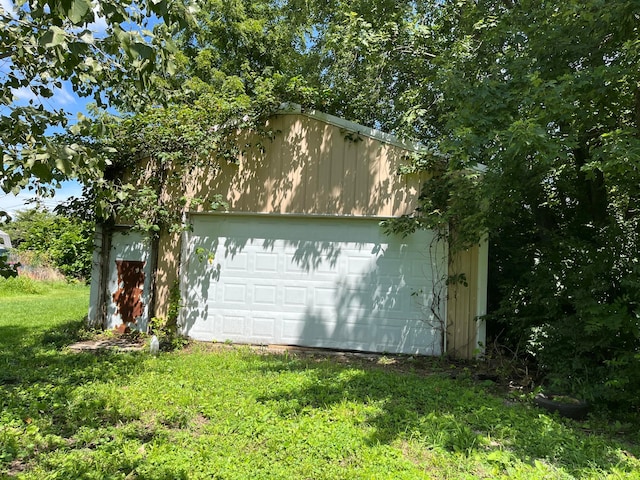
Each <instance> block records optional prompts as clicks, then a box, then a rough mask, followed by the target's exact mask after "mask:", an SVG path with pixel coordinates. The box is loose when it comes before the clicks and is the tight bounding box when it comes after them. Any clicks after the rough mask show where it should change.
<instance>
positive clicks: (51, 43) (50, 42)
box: [38, 25, 67, 48]
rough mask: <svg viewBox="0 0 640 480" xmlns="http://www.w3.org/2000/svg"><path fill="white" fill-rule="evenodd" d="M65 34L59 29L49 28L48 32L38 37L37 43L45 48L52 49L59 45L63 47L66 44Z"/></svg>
mask: <svg viewBox="0 0 640 480" xmlns="http://www.w3.org/2000/svg"><path fill="white" fill-rule="evenodd" d="M66 37H67V34H66V33H65V31H64V30H62V29H61V28H60V27H56V26H55V25H54V26H52V27H50V28H49V30H48V31H47V32H46V33H45V34H44V35H42V37H40V40H38V43H39V44H40V45H42V46H43V47H46V48H53V47H57V46H59V45H63V44H65V42H66Z"/></svg>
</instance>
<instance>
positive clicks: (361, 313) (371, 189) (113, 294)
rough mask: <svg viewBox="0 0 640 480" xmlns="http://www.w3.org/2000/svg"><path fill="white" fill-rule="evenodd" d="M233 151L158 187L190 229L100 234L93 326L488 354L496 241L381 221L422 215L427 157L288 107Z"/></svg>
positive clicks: (112, 229) (120, 224)
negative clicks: (454, 239)
mask: <svg viewBox="0 0 640 480" xmlns="http://www.w3.org/2000/svg"><path fill="white" fill-rule="evenodd" d="M265 132H269V133H268V135H266V133H265ZM234 142H235V143H234ZM230 143H234V144H235V145H237V158H235V157H234V158H233V159H232V161H229V159H225V158H222V159H218V160H215V161H212V163H211V164H208V165H204V164H203V165H193V166H192V167H191V168H189V169H188V170H186V171H185V170H180V171H179V174H178V172H174V173H175V174H167V175H165V176H161V177H160V178H163V179H165V181H164V183H162V184H161V185H159V186H158V201H159V202H160V205H161V206H162V208H161V209H160V210H163V211H165V213H166V214H167V216H169V217H171V218H173V219H180V220H179V222H180V224H179V225H177V226H176V225H175V224H170V225H164V226H163V225H158V226H157V228H156V229H155V230H153V231H151V232H149V234H148V237H145V238H146V239H147V241H144V242H143V241H142V238H143V237H140V236H136V235H134V234H133V233H134V232H133V228H132V222H131V220H130V219H126V218H122V219H114V222H113V223H112V224H105V225H102V226H99V227H100V228H98V229H97V230H96V232H97V233H96V239H95V244H96V251H95V254H94V260H95V262H94V272H93V274H92V300H91V308H90V311H89V321H90V323H91V324H92V325H104V326H106V327H109V328H113V327H114V326H116V327H118V328H119V329H126V328H131V329H136V330H141V331H144V330H145V328H146V326H147V325H148V324H149V321H150V320H151V318H152V317H155V318H156V319H157V321H160V322H167V324H170V325H171V326H172V328H173V327H174V326H176V325H177V327H178V329H179V332H180V333H182V334H184V335H185V336H187V337H189V338H191V339H194V340H200V341H217V342H233V343H245V344H247V343H248V344H254V345H272V344H278V345H298V346H305V347H319V348H331V349H339V350H356V351H366V352H389V353H406V354H411V355H414V354H425V355H441V354H443V353H447V354H449V355H452V356H456V357H459V358H472V357H474V356H476V355H477V354H478V352H481V351H482V348H483V345H484V339H485V334H484V323H483V320H482V315H483V314H484V313H485V312H486V278H487V246H486V241H484V242H480V243H479V244H478V245H474V246H471V247H470V248H469V249H467V250H464V251H459V250H458V251H455V252H451V251H450V250H449V248H448V244H447V241H446V240H442V241H438V242H436V241H435V239H434V238H435V234H434V233H433V232H431V231H425V230H421V229H418V231H417V232H415V233H414V234H412V235H409V236H407V237H401V236H387V235H385V234H384V233H383V231H382V228H381V227H380V225H379V224H380V221H381V220H383V219H392V218H398V217H401V216H404V221H406V222H408V223H409V224H410V223H411V222H413V221H415V220H419V216H420V214H419V211H418V210H417V209H416V207H419V198H420V194H421V191H422V186H423V184H424V182H425V180H426V179H428V178H430V176H431V173H429V172H415V173H411V174H407V173H406V167H407V165H410V163H411V162H412V161H413V160H412V159H414V158H415V156H416V155H419V154H421V152H423V147H421V146H420V145H417V144H414V143H411V142H406V141H403V140H400V139H398V138H396V137H394V136H392V135H389V134H386V133H383V132H380V131H377V130H375V129H371V128H367V127H365V126H362V125H358V124H356V123H353V122H350V121H347V120H345V119H341V118H338V117H334V116H331V115H327V114H323V113H321V112H316V111H306V110H304V109H302V108H301V107H300V106H291V105H289V106H286V108H285V106H283V109H282V110H280V111H278V112H277V113H274V114H273V115H272V116H271V117H269V118H268V119H266V120H265V125H264V131H263V132H262V133H260V132H256V131H249V130H247V131H245V130H239V131H238V132H236V134H235V136H233V137H232V138H231V139H230ZM140 162H142V163H143V167H144V171H149V172H151V171H154V169H155V168H165V167H167V165H165V164H164V163H163V162H162V161H161V160H160V159H153V158H146V159H144V158H143V159H141V160H140ZM399 172H405V173H403V174H400V173H399ZM216 209H217V210H216ZM126 233H129V235H127V234H126ZM439 235H440V237H438V238H441V237H443V236H444V237H446V232H444V231H441V232H440V234H439ZM114 247H115V250H114ZM451 279H454V280H455V281H450V280H451Z"/></svg>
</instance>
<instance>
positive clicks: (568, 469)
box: [0, 284, 640, 480]
mask: <svg viewBox="0 0 640 480" xmlns="http://www.w3.org/2000/svg"><path fill="white" fill-rule="evenodd" d="M36 290H38V291H37V292H36V293H30V294H24V293H21V294H15V293H11V291H12V289H11V288H3V286H2V284H0V408H1V410H0V477H2V476H3V475H4V476H6V477H9V478H12V477H14V476H15V477H18V478H29V479H31V478H33V479H58V478H59V479H65V480H67V479H76V478H87V479H89V478H92V479H93V478H95V479H111V478H113V479H116V478H122V479H125V478H127V479H133V478H138V479H174V478H189V479H192V478H193V479H197V478H220V479H223V478H224V479H244V478H247V479H261V478H264V479H277V478H282V479H324V478H336V479H351V478H366V479H378V478H379V479H390V478H406V479H416V478H443V479H444V478H501V477H502V478H523V479H531V478H540V479H542V478H544V479H548V478H594V479H596V478H597V479H601V478H640V461H639V460H638V457H639V456H640V448H639V447H638V445H637V444H633V443H632V442H630V441H626V442H622V441H621V440H614V439H612V438H609V437H608V436H605V435H603V434H594V433H590V432H589V431H588V430H587V429H586V427H585V425H586V424H584V423H582V424H581V423H579V422H574V421H570V420H562V419H560V418H558V417H554V416H550V415H547V414H545V413H543V412H542V411H540V410H538V409H535V408H534V407H532V406H530V405H528V404H526V403H519V404H515V405H506V404H505V402H504V398H505V397H504V393H502V394H500V393H499V392H498V390H496V389H493V388H492V387H491V386H488V385H482V384H475V383H474V382H473V381H471V379H470V378H460V377H458V379H451V378H449V376H447V375H445V374H443V373H437V372H436V373H433V374H430V372H429V371H428V370H425V369H424V368H423V367H420V368H418V367H417V366H416V368H415V369H414V370H415V371H413V372H412V371H398V369H397V368H394V366H389V365H382V364H381V363H384V362H379V363H376V362H372V361H365V360H361V361H357V360H355V361H351V362H344V361H338V359H335V358H324V357H321V356H316V357H313V356H307V357H303V356H295V355H293V354H288V355H287V354H280V355H275V354H273V355H260V354H256V353H252V352H251V351H249V350H248V349H246V348H237V349H220V350H217V351H216V350H214V349H211V348H208V347H204V346H197V345H196V346H194V347H190V348H189V349H187V350H184V351H179V352H174V353H165V354H161V355H160V356H159V357H158V358H154V357H151V356H149V355H148V354H147V353H109V352H104V353H99V354H92V353H71V352H69V351H68V350H66V349H65V345H67V344H68V343H70V342H71V341H72V340H73V339H74V335H75V332H76V331H77V329H78V328H79V326H80V325H81V321H82V318H83V316H84V315H85V313H86V310H87V303H88V289H87V288H86V287H82V286H68V285H50V286H46V287H45V286H38V287H37V288H36ZM23 291H24V289H23ZM427 363H428V362H427ZM409 365H410V364H409ZM492 392H493V393H492ZM635 438H637V437H635Z"/></svg>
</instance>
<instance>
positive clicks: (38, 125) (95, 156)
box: [0, 0, 192, 192]
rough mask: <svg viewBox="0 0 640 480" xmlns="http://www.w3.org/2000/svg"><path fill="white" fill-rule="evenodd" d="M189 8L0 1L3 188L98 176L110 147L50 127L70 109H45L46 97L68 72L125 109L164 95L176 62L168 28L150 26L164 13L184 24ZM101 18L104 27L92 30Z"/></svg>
mask: <svg viewBox="0 0 640 480" xmlns="http://www.w3.org/2000/svg"><path fill="white" fill-rule="evenodd" d="M191 11H192V10H191V9H190V7H189V4H188V3H187V2H177V1H176V2H174V1H171V0H160V1H155V0H154V1H147V0H140V1H137V0H107V1H101V2H99V3H97V4H96V3H94V2H92V1H91V0H68V1H55V2H45V1H38V0H36V1H33V2H25V1H24V0H18V1H17V2H16V3H15V7H14V9H13V11H4V10H2V8H0V26H1V27H2V28H0V144H1V145H2V163H0V187H1V188H2V190H3V191H5V192H10V191H13V192H17V191H18V190H19V189H21V188H24V187H28V188H30V189H36V190H39V191H46V190H47V188H49V187H50V186H51V185H54V186H55V185H56V184H58V183H59V182H60V181H61V180H64V179H67V178H70V177H78V178H81V179H85V178H97V177H99V176H100V175H101V172H102V171H103V169H104V166H105V162H106V157H105V155H104V153H105V152H102V151H100V150H99V149H93V148H91V145H87V144H80V143H68V142H67V143H65V142H63V141H62V139H61V138H57V137H54V136H51V135H50V133H51V128H52V127H59V128H65V127H66V126H67V125H68V122H69V118H68V116H67V114H66V113H65V112H64V111H63V110H61V109H57V110H56V109H52V108H46V106H45V105H47V103H46V99H48V98H51V97H52V96H53V94H54V89H55V88H59V87H61V86H62V82H63V81H66V82H68V83H69V84H70V85H71V87H72V89H73V91H74V92H75V93H76V94H78V95H80V96H84V97H92V98H93V99H94V100H95V102H96V104H97V105H98V106H116V107H119V108H122V109H124V110H125V111H132V110H135V109H137V108H139V107H140V106H141V105H143V104H146V103H155V102H157V101H158V99H162V98H163V94H164V92H163V85H165V84H164V83H163V79H162V77H163V76H165V75H170V74H171V73H172V71H173V60H172V53H171V52H172V48H171V42H170V37H169V36H168V35H166V34H165V33H166V29H164V28H163V27H162V24H160V25H159V26H158V27H157V28H155V32H154V33H152V32H151V31H150V29H147V28H145V27H150V25H151V23H150V22H152V20H153V19H158V18H161V19H164V20H165V21H166V22H167V23H168V24H171V25H185V24H186V23H187V22H188V19H189V17H190V12H191ZM95 21H101V22H103V23H104V25H105V28H104V33H100V34H94V32H93V31H92V30H91V24H92V22H95ZM156 21H157V20H156ZM17 91H23V92H24V93H26V94H27V96H29V97H31V99H30V100H29V102H28V104H27V105H21V104H19V103H16V102H15V101H14V94H15V93H16V92H17ZM81 126H83V122H79V125H78V126H77V127H76V129H77V130H78V131H80V129H81V128H80V127H81Z"/></svg>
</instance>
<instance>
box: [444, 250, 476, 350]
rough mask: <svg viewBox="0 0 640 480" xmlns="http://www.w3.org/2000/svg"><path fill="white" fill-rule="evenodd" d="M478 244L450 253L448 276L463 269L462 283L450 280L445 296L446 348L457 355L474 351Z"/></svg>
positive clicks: (459, 272)
mask: <svg viewBox="0 0 640 480" xmlns="http://www.w3.org/2000/svg"><path fill="white" fill-rule="evenodd" d="M478 253H479V247H478V246H474V247H472V248H470V249H468V250H464V251H461V252H457V253H455V254H451V258H450V259H449V277H452V276H455V275H459V274H461V273H463V274H464V275H465V277H466V283H467V285H466V286H465V285H464V284H461V283H451V284H450V285H449V288H448V298H447V352H448V353H449V354H450V355H452V356H454V357H458V358H473V357H474V356H475V355H476V349H477V348H478V345H477V344H476V338H477V332H476V316H477V311H476V310H477V305H478Z"/></svg>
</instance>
